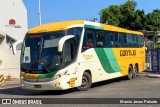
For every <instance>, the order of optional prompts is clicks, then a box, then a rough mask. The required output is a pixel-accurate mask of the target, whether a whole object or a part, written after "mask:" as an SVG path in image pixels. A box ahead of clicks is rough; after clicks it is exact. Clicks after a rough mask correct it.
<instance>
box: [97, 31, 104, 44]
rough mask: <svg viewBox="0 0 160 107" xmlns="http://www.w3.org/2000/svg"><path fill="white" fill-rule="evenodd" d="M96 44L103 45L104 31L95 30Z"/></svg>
mask: <svg viewBox="0 0 160 107" xmlns="http://www.w3.org/2000/svg"><path fill="white" fill-rule="evenodd" d="M96 46H97V47H104V46H105V33H104V31H97V32H96Z"/></svg>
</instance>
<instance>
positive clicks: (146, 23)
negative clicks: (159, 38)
mask: <svg viewBox="0 0 160 107" xmlns="http://www.w3.org/2000/svg"><path fill="white" fill-rule="evenodd" d="M136 6H137V3H136V2H135V1H134V0H128V1H127V2H125V3H124V4H121V5H110V6H109V7H108V8H104V9H102V10H101V11H100V13H99V14H100V16H101V20H100V21H101V23H106V22H107V23H108V24H110V25H114V26H119V27H123V28H127V29H131V30H153V31H156V30H160V10H158V9H156V10H154V11H153V12H152V13H148V14H147V15H146V14H145V12H144V10H139V9H138V10H136V9H135V8H136Z"/></svg>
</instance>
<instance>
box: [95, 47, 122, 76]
mask: <svg viewBox="0 0 160 107" xmlns="http://www.w3.org/2000/svg"><path fill="white" fill-rule="evenodd" d="M95 52H96V54H97V56H98V58H99V60H100V63H101V65H102V67H103V69H104V70H105V72H107V73H114V72H120V71H121V69H120V67H119V65H118V62H117V60H116V57H115V55H114V53H113V51H112V49H103V48H101V49H100V48H96V49H95Z"/></svg>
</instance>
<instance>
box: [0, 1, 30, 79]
mask: <svg viewBox="0 0 160 107" xmlns="http://www.w3.org/2000/svg"><path fill="white" fill-rule="evenodd" d="M27 26H28V25H27V10H26V8H25V6H24V4H23V1H22V0H0V74H4V75H5V77H7V76H12V77H13V78H17V77H19V75H20V74H19V71H20V69H19V68H20V51H19V52H18V54H16V55H13V52H12V46H13V43H14V42H16V41H17V40H21V39H23V38H24V36H25V33H26V32H27V30H28V28H27Z"/></svg>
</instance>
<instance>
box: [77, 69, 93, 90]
mask: <svg viewBox="0 0 160 107" xmlns="http://www.w3.org/2000/svg"><path fill="white" fill-rule="evenodd" d="M91 85H92V79H91V75H90V74H89V73H87V72H84V74H83V77H82V84H81V86H79V87H77V89H78V90H79V91H86V90H88V89H89V88H90V87H91Z"/></svg>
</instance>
